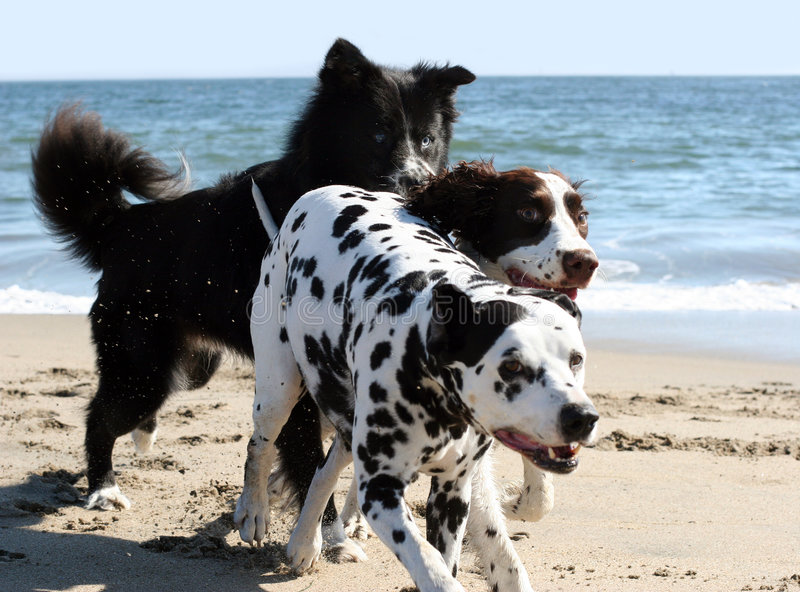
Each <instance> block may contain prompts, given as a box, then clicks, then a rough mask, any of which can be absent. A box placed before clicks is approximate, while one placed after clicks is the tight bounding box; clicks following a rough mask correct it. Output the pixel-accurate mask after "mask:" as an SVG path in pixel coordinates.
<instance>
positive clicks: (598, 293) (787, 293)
mask: <svg viewBox="0 0 800 592" xmlns="http://www.w3.org/2000/svg"><path fill="white" fill-rule="evenodd" d="M578 304H579V305H580V307H581V309H582V310H584V311H590V310H597V311H678V310H680V311H688V310H707V311H712V310H713V311H791V310H800V282H791V283H786V284H769V283H761V282H747V281H745V280H738V281H734V282H731V283H729V284H723V285H716V286H685V285H676V284H670V283H669V282H662V283H657V284H652V283H647V284H640V283H634V282H622V281H621V282H602V281H596V282H595V283H594V284H592V286H591V287H590V288H589V289H587V290H583V291H581V294H580V297H579V298H578Z"/></svg>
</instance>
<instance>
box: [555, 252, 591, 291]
mask: <svg viewBox="0 0 800 592" xmlns="http://www.w3.org/2000/svg"><path fill="white" fill-rule="evenodd" d="M561 263H562V265H563V266H564V271H565V272H566V274H567V279H568V280H570V281H571V282H574V283H575V284H576V285H577V286H579V287H585V286H586V284H588V283H589V280H591V279H592V275H593V274H594V270H595V269H597V266H598V265H600V262H599V261H598V260H597V255H595V254H594V253H592V252H591V251H590V250H588V249H578V250H577V251H567V252H566V253H564V258H563V259H562V262H561Z"/></svg>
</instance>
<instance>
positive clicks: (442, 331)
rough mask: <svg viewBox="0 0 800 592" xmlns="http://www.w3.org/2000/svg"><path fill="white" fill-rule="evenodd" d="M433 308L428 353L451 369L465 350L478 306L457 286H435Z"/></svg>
mask: <svg viewBox="0 0 800 592" xmlns="http://www.w3.org/2000/svg"><path fill="white" fill-rule="evenodd" d="M432 304H433V310H432V311H431V324H430V327H429V328H428V338H427V350H428V354H429V355H431V356H433V357H435V358H436V359H437V360H438V361H439V363H440V364H443V365H447V364H449V363H451V362H452V361H453V360H454V359H455V358H456V353H457V352H458V351H459V350H460V349H461V348H463V346H464V341H465V339H466V336H467V332H468V330H469V327H470V326H472V325H474V324H475V319H476V311H475V305H474V304H473V303H472V301H471V300H470V299H469V296H467V295H466V294H464V292H462V291H461V290H459V289H458V288H457V287H456V286H454V285H453V284H440V285H438V286H435V287H434V288H433V294H432Z"/></svg>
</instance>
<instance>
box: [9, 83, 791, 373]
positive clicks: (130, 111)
mask: <svg viewBox="0 0 800 592" xmlns="http://www.w3.org/2000/svg"><path fill="white" fill-rule="evenodd" d="M313 82H314V81H313V80H312V79H257V80H256V79H254V80H196V81H129V82H58V83H55V82H54V83H0V312H49V311H51V312H80V313H84V312H86V311H87V310H88V307H89V304H90V302H91V299H92V294H93V283H94V281H96V279H97V278H96V277H93V276H92V274H90V273H88V272H87V271H86V270H84V269H83V268H81V267H79V266H78V265H77V264H76V263H74V262H72V261H70V260H69V259H68V258H66V257H65V256H64V254H63V253H61V252H60V251H59V248H58V246H57V245H56V244H55V243H54V242H53V241H52V240H51V239H50V238H49V237H48V236H46V235H45V233H44V232H43V229H42V225H41V224H40V222H39V221H38V220H37V219H36V216H35V214H34V211H33V208H32V206H31V200H30V194H31V189H30V152H31V149H32V147H33V146H34V145H35V143H36V141H37V137H38V134H39V133H40V131H41V127H42V125H43V122H44V120H45V118H46V117H47V116H48V114H50V113H52V112H53V110H54V109H55V108H57V106H58V105H60V104H61V103H63V102H65V101H75V100H80V101H82V102H83V103H84V105H85V106H86V107H87V108H90V109H94V110H97V111H99V112H100V113H101V114H102V115H103V118H104V121H105V123H106V124H107V125H109V126H111V127H115V128H117V129H121V130H123V131H125V132H127V133H129V134H130V135H131V136H132V137H133V139H134V141H135V142H136V143H137V144H141V145H144V146H145V147H146V149H147V150H149V151H150V152H152V153H154V154H156V155H157V156H159V157H161V158H162V159H164V160H166V161H167V162H168V163H170V164H174V165H175V166H177V164H178V157H177V154H176V151H177V150H181V151H183V152H184V153H185V155H186V156H187V157H188V159H189V162H190V163H191V167H192V173H193V178H194V179H195V183H196V185H197V186H203V185H207V184H209V183H212V182H214V181H215V180H216V178H217V177H218V176H219V175H220V174H221V173H223V172H226V171H232V170H237V169H242V168H245V167H247V166H249V165H251V164H255V163H257V162H262V161H264V160H268V159H271V158H275V157H277V156H278V155H279V154H280V153H281V147H282V143H283V138H284V135H285V133H286V131H287V128H288V125H289V124H290V123H291V121H292V120H293V118H294V117H295V116H296V115H297V114H298V112H299V110H300V108H301V106H302V105H303V102H304V100H305V98H306V97H307V95H308V92H309V90H310V89H311V88H312V86H313ZM799 96H800V77H775V78H770V77H767V78H758V77H741V78H724V77H708V78H705V77H691V78H683V77H657V78H646V77H644V78H639V77H630V78H627V77H574V78H573V77H529V78H502V77H494V78H493V77H487V78H481V79H479V80H478V81H476V82H475V83H473V84H472V85H469V86H466V87H462V88H461V89H460V90H459V92H458V106H459V109H460V111H461V112H462V115H461V118H460V119H459V121H458V122H457V124H456V127H455V136H454V141H453V143H452V146H451V160H452V161H453V162H456V161H458V160H462V159H464V160H473V159H476V158H480V157H482V158H494V162H495V165H496V166H497V167H498V168H499V169H507V168H512V167H515V166H519V165H526V166H532V167H535V168H547V167H548V166H552V167H554V168H557V169H559V170H561V171H563V172H564V173H566V174H568V175H570V176H571V177H572V178H581V179H587V182H586V184H585V185H584V186H583V187H584V189H585V190H586V191H587V192H588V193H589V194H590V196H591V197H592V199H591V200H590V201H589V202H588V203H589V210H590V213H591V214H590V218H589V220H590V233H589V240H590V242H591V244H592V245H593V246H594V248H595V250H596V251H597V253H598V256H599V257H600V261H601V269H600V274H599V276H598V278H597V279H596V280H595V281H594V283H593V285H592V286H591V287H590V288H589V289H588V290H586V291H584V292H582V293H581V295H580V297H579V303H580V305H581V307H582V309H583V310H584V313H585V315H586V317H587V318H591V317H592V315H594V318H596V319H601V320H602V319H605V321H604V322H602V323H599V324H598V326H601V327H606V328H605V329H603V330H602V331H600V334H599V335H598V337H599V338H603V337H608V336H612V335H613V336H616V334H615V329H614V327H619V326H622V325H624V326H626V327H628V325H629V324H630V323H625V322H622V321H624V320H625V319H630V318H637V319H646V318H653V319H655V318H659V319H663V318H664V317H663V315H664V314H666V313H671V312H672V313H676V314H685V313H687V312H689V313H692V315H691V318H693V319H700V321H699V322H702V318H703V316H704V315H703V313H704V312H708V313H713V316H714V318H715V319H720V318H722V319H723V322H722V325H724V326H726V329H725V331H719V330H717V331H716V334H719V335H720V337H721V338H722V337H723V336H724V339H725V340H726V341H730V339H729V338H728V333H729V332H730V331H729V330H730V329H731V326H727V325H725V323H724V319H725V318H729V319H736V320H735V327H738V328H739V330H738V331H733V334H734V335H739V334H741V335H742V337H741V339H740V340H739V341H741V342H742V343H743V344H746V343H747V342H748V338H747V335H751V334H752V335H755V334H758V335H762V336H763V334H764V332H765V331H781V330H783V331H791V332H792V334H787V335H786V337H788V338H789V339H790V341H792V342H800V339H797V336H798V335H800V331H798V332H796V333H794V330H795V329H800V321H799V320H798V319H800V207H798V203H800V102H798V99H797V97H799ZM647 313H659V314H651V315H650V316H649V317H648V314H647ZM726 313H730V314H729V315H728V316H727V317H726V316H725V314H726ZM759 313H764V314H763V315H761V316H759ZM626 314H629V315H633V316H628V317H625V315H626ZM720 315H722V316H720ZM743 315H744V316H743ZM668 318H669V316H668ZM673 318H677V317H674V316H673ZM766 318H769V319H776V318H777V319H779V320H778V321H775V322H772V321H771V322H770V323H767V324H764V323H763V322H762V321H763V320H764V319H766ZM614 319H618V320H620V322H619V323H615V322H614ZM742 319H745V321H743V320H742ZM696 322H698V321H697V320H693V321H692V322H691V323H690V325H692V326H693V325H694V324H695V323H696ZM731 322H732V323H733V322H734V321H731ZM718 325H719V323H718ZM634 326H635V327H641V324H640V323H638V322H637V323H634ZM635 327H634V328H633V329H631V328H630V327H628V329H626V330H627V331H629V332H630V331H633V332H634V333H637V330H636V328H635ZM673 329H674V327H673ZM691 329H692V327H691V326H687V327H686V331H685V332H684V334H683V338H684V340H686V339H691V335H692V331H691ZM652 330H653V328H650V329H647V330H641V331H639V333H640V335H639V337H640V338H641V339H643V340H645V341H646V340H648V339H649V340H650V341H658V337H657V335H656V337H653V336H652V335H650V334H651V333H652ZM656 333H657V332H656ZM767 337H769V335H768V336H767ZM710 339H711V341H712V342H713V341H714V335H711V338H710ZM789 349H790V350H791V355H790V356H789V357H792V356H795V355H797V357H798V358H800V344H798V345H793V346H792V347H790V348H789Z"/></svg>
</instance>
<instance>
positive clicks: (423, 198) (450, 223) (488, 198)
mask: <svg viewBox="0 0 800 592" xmlns="http://www.w3.org/2000/svg"><path fill="white" fill-rule="evenodd" d="M499 187H500V174H499V173H498V172H497V171H496V170H495V168H494V166H493V165H492V163H491V161H490V162H486V161H483V160H480V161H473V162H464V161H462V162H460V163H458V165H456V166H455V167H454V168H453V169H452V170H448V171H445V172H444V173H441V174H440V175H438V176H436V177H433V178H432V179H431V180H430V181H428V182H427V183H426V184H425V185H422V186H420V187H417V188H415V189H412V190H411V193H410V195H409V197H408V200H407V201H406V205H405V207H406V209H407V210H408V211H409V212H411V213H412V214H413V215H415V216H418V217H420V218H422V219H423V220H425V221H427V222H430V223H431V224H434V225H436V226H438V227H439V228H440V229H441V230H443V231H444V232H447V233H450V232H453V233H455V234H456V236H458V237H459V238H463V239H466V240H470V237H472V236H476V235H477V233H478V231H479V230H480V229H481V228H483V229H485V227H486V224H487V223H489V222H490V221H489V220H488V218H487V216H489V214H490V213H491V211H492V205H493V202H494V199H495V195H496V194H497V190H498V188H499Z"/></svg>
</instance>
